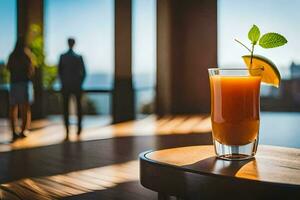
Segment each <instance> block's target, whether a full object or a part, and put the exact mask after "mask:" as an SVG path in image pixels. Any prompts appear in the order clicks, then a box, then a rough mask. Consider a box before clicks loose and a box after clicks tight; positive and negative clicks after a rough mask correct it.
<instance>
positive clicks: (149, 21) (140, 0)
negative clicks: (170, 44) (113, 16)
mask: <svg viewBox="0 0 300 200" xmlns="http://www.w3.org/2000/svg"><path fill="white" fill-rule="evenodd" d="M132 70H133V81H134V88H135V90H136V93H135V94H136V111H137V113H144V114H146V113H151V112H152V111H153V101H154V96H155V84H156V0H133V1H132Z"/></svg>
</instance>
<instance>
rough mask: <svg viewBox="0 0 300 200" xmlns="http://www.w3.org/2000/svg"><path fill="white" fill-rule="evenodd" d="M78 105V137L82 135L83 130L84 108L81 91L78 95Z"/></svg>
mask: <svg viewBox="0 0 300 200" xmlns="http://www.w3.org/2000/svg"><path fill="white" fill-rule="evenodd" d="M75 96H76V105H77V128H78V130H77V135H80V134H81V129H82V108H81V96H82V95H81V91H78V92H77V93H76V95H75Z"/></svg>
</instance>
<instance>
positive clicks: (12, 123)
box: [9, 105, 18, 140]
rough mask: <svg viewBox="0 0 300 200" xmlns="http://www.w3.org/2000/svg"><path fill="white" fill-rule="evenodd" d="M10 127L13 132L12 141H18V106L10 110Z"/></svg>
mask: <svg viewBox="0 0 300 200" xmlns="http://www.w3.org/2000/svg"><path fill="white" fill-rule="evenodd" d="M9 117H10V126H11V131H12V139H13V140H16V139H17V137H18V135H17V133H16V123H17V120H18V105H11V106H10V108H9Z"/></svg>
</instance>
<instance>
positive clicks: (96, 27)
mask: <svg viewBox="0 0 300 200" xmlns="http://www.w3.org/2000/svg"><path fill="white" fill-rule="evenodd" d="M69 37H73V38H75V40H76V45H75V51H76V52H78V53H79V54H81V55H82V56H83V58H84V61H85V65H86V69H87V78H86V80H85V83H84V86H83V87H84V89H85V90H96V91H97V90H99V89H100V90H103V89H104V90H111V89H112V88H113V74H114V1H113V0H45V53H46V63H47V64H49V65H57V63H58V60H59V56H60V54H62V53H64V52H66V51H67V49H68V47H67V38H69ZM70 76H72V75H71V74H70ZM58 87H59V85H58V82H57V84H56V87H55V88H56V89H58ZM110 102H111V95H110V93H109V92H108V93H97V92H96V93H86V95H85V97H84V104H85V105H84V108H85V109H84V110H85V112H87V113H88V114H109V113H110V107H111V106H110Z"/></svg>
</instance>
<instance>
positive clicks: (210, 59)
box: [156, 0, 217, 115]
mask: <svg viewBox="0 0 300 200" xmlns="http://www.w3.org/2000/svg"><path fill="white" fill-rule="evenodd" d="M215 66H217V0H201V1H199V0H185V1H182V0H159V1H157V102H156V107H157V113H158V114H159V115H164V114H194V113H206V112H209V110H210V90H209V79H208V72H207V69H208V68H209V67H215Z"/></svg>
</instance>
